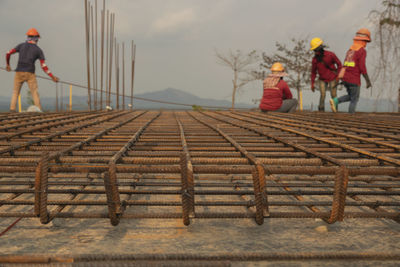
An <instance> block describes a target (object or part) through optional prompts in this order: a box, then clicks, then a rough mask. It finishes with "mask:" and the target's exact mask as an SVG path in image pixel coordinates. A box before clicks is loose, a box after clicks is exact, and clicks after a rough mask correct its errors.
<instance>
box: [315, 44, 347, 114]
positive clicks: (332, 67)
mask: <svg viewBox="0 0 400 267" xmlns="http://www.w3.org/2000/svg"><path fill="white" fill-rule="evenodd" d="M323 43H324V42H323V41H322V39H321V38H318V37H316V38H313V39H312V40H311V42H310V50H312V51H314V57H313V59H312V61H311V64H312V67H311V91H313V92H314V91H315V78H316V77H317V74H318V77H319V79H318V83H319V91H320V93H321V95H320V98H319V106H318V110H319V111H325V96H326V91H327V90H328V91H330V92H331V98H334V97H336V89H337V84H338V82H337V79H336V78H337V75H338V73H339V71H340V69H341V68H342V63H341V62H340V60H339V59H338V57H337V56H336V55H335V53H333V52H331V51H327V50H325V46H324V44H323Z"/></svg>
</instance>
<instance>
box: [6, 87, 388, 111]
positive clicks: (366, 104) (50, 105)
mask: <svg viewBox="0 0 400 267" xmlns="http://www.w3.org/2000/svg"><path fill="white" fill-rule="evenodd" d="M303 95H304V100H303V101H304V103H305V104H304V110H311V109H313V110H316V109H317V106H318V100H317V99H318V97H319V95H318V94H312V93H310V92H308V91H305V92H304V93H303ZM339 95H341V94H339ZM135 96H136V97H138V98H146V99H153V100H156V101H160V102H174V103H180V104H185V105H173V104H168V103H160V102H150V101H144V100H140V99H134V108H136V109H192V105H196V106H201V107H203V108H207V107H220V108H230V106H231V102H230V101H228V100H218V99H209V98H201V97H198V96H195V95H193V94H190V93H187V92H185V91H182V90H178V89H174V88H167V89H164V90H159V91H154V92H148V93H142V94H137V95H135ZM294 96H296V94H294ZM10 97H11V96H7V97H4V96H3V97H1V98H0V111H8V110H9V105H10ZM260 97H261V95H260ZM328 100H329V98H328V97H327V98H326V103H325V110H326V111H330V107H329V103H328ZM61 102H62V103H63V106H64V110H66V109H67V108H68V103H69V97H68V96H64V98H63V100H62V101H61V99H59V105H61ZM310 102H313V104H312V105H311V104H310ZM41 103H42V105H43V109H44V110H45V111H54V110H55V98H54V97H46V96H41ZM72 103H73V106H72V108H73V110H86V109H87V104H86V103H87V97H86V96H73V98H72ZM115 103H116V101H115V97H114V98H113V107H114V108H115V106H116V104H115ZM129 103H130V100H129V99H128V98H126V100H125V105H126V106H127V105H128V104H129ZM120 105H122V99H120ZM28 106H29V104H28V103H27V94H26V90H24V92H23V93H22V109H26V108H27V107H28ZM257 106H258V104H250V103H236V105H235V107H237V108H255V107H257ZM375 107H376V108H375ZM395 108H396V107H394V105H393V102H390V101H389V100H387V99H382V100H378V101H376V100H373V99H368V98H360V101H359V102H358V105H357V111H360V112H373V111H375V109H376V111H378V112H392V111H393V110H395ZM347 109H348V104H347V103H344V104H341V105H340V106H339V111H344V112H345V111H347Z"/></svg>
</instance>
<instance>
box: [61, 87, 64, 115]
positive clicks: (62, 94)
mask: <svg viewBox="0 0 400 267" xmlns="http://www.w3.org/2000/svg"><path fill="white" fill-rule="evenodd" d="M63 89H64V86H63V84H60V95H61V97H60V111H63V110H64V108H63V105H64V101H63V97H64V92H63Z"/></svg>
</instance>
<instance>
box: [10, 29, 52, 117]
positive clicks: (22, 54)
mask: <svg viewBox="0 0 400 267" xmlns="http://www.w3.org/2000/svg"><path fill="white" fill-rule="evenodd" d="M26 35H27V40H26V42H24V43H21V44H19V45H17V46H16V47H15V48H13V49H11V50H10V51H8V53H7V55H6V63H7V66H6V69H7V71H11V67H10V57H11V55H12V54H14V53H19V57H18V64H17V68H16V69H15V71H16V73H15V78H14V89H13V95H12V97H11V104H10V112H15V108H16V105H17V99H18V95H19V93H20V91H21V87H22V85H23V83H24V82H27V83H28V86H29V89H30V91H31V94H32V98H33V102H34V104H35V106H37V107H38V108H39V109H40V110H42V106H41V104H40V98H39V93H38V85H37V81H36V76H35V61H36V60H37V59H39V61H40V66H41V67H42V69H43V71H44V72H46V73H47V75H49V76H50V78H51V79H52V80H53V81H54V82H58V78H57V77H56V76H54V75H53V74H52V73H51V72H50V70H49V68H48V67H47V65H46V64H45V58H44V54H43V51H42V49H40V48H39V46H38V45H37V42H38V41H39V38H40V34H39V32H38V31H37V30H36V29H35V28H31V29H29V30H28V31H27V33H26Z"/></svg>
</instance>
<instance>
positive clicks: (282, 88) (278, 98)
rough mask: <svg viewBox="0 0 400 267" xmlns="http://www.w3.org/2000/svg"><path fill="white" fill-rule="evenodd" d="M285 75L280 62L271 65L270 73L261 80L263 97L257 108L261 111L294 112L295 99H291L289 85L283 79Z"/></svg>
mask: <svg viewBox="0 0 400 267" xmlns="http://www.w3.org/2000/svg"><path fill="white" fill-rule="evenodd" d="M285 76H287V73H286V72H285V68H284V67H283V65H282V64H281V63H280V62H275V63H274V64H272V66H271V73H270V74H269V75H268V76H267V78H266V79H265V80H264V82H263V97H262V99H261V102H260V106H259V108H260V109H261V111H263V112H267V111H275V112H294V111H295V110H296V107H297V100H296V99H293V96H292V93H291V92H290V89H289V86H288V85H287V83H286V82H285V81H284V80H283V77H285Z"/></svg>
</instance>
